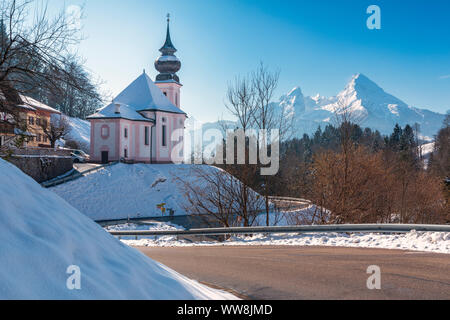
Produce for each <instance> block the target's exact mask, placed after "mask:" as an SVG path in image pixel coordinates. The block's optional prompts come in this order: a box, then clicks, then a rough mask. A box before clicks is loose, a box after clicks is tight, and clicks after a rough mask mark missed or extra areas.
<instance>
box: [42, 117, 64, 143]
mask: <svg viewBox="0 0 450 320" xmlns="http://www.w3.org/2000/svg"><path fill="white" fill-rule="evenodd" d="M50 119H51V120H50V123H46V121H41V124H40V126H41V128H42V131H44V134H45V135H46V136H47V138H48V140H49V141H50V146H51V147H52V148H54V147H55V144H56V141H58V140H59V139H62V138H64V137H65V135H67V134H68V133H69V131H70V124H69V122H68V121H67V118H66V117H65V116H63V115H55V116H52V117H51V118H50Z"/></svg>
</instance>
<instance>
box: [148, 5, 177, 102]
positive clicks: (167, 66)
mask: <svg viewBox="0 0 450 320" xmlns="http://www.w3.org/2000/svg"><path fill="white" fill-rule="evenodd" d="M169 23H170V15H169V14H168V15H167V34H166V42H165V43H164V45H163V46H162V48H161V49H159V51H160V52H161V56H160V57H159V58H158V59H156V61H155V68H156V70H157V71H158V72H159V74H158V75H157V76H156V81H155V84H156V85H157V86H158V87H159V88H160V89H161V91H162V92H163V93H164V95H166V96H167V98H168V99H169V100H170V101H171V102H172V103H173V104H174V105H175V106H176V107H178V108H180V88H181V87H182V85H181V83H180V78H178V75H177V72H178V71H179V70H180V69H181V62H180V60H179V59H178V58H177V57H176V56H175V52H177V49H175V46H174V45H173V43H172V40H171V39H170V29H169Z"/></svg>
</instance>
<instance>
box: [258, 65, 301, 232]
mask: <svg viewBox="0 0 450 320" xmlns="http://www.w3.org/2000/svg"><path fill="white" fill-rule="evenodd" d="M279 77H280V72H279V71H275V72H271V71H270V70H268V69H267V68H266V67H265V66H264V64H263V63H261V64H260V65H259V67H258V68H257V69H256V71H254V72H253V73H252V87H253V90H254V92H255V96H256V101H255V103H256V108H255V109H256V110H255V112H254V113H253V114H254V116H253V117H254V123H255V127H256V128H257V129H259V132H258V143H259V149H265V148H266V145H265V142H266V141H268V133H269V132H270V131H271V130H277V131H278V139H279V141H278V143H279V142H280V141H282V140H283V139H285V138H287V136H288V134H289V133H292V128H293V117H292V115H291V116H290V115H287V114H286V113H285V110H282V109H280V108H279V106H277V105H276V104H274V103H272V100H273V96H274V93H275V90H276V88H277V86H278V80H279ZM272 138H273V137H272ZM265 151H269V150H267V149H265ZM271 151H272V150H270V152H271ZM260 168H261V164H260ZM262 179H263V181H262V185H261V187H262V188H261V190H262V194H263V196H264V199H265V209H266V224H267V225H269V224H270V217H269V215H270V201H269V196H270V186H271V182H272V179H271V177H270V176H267V175H265V176H263V178H262Z"/></svg>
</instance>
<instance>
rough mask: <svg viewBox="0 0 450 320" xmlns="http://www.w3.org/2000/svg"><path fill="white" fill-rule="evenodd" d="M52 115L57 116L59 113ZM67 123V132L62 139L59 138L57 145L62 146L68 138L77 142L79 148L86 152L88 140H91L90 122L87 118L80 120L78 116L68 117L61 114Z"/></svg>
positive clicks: (87, 151)
mask: <svg viewBox="0 0 450 320" xmlns="http://www.w3.org/2000/svg"><path fill="white" fill-rule="evenodd" d="M53 117H59V115H54V116H53ZM63 117H65V119H66V120H67V122H68V124H69V132H68V134H66V136H65V137H64V139H60V140H59V141H58V142H57V145H58V146H60V147H64V145H65V142H66V141H68V140H73V141H75V142H77V143H78V145H79V146H80V149H81V150H83V151H84V152H86V153H89V147H90V143H91V142H90V141H91V124H90V123H89V121H87V120H82V119H78V118H73V117H69V116H66V115H63Z"/></svg>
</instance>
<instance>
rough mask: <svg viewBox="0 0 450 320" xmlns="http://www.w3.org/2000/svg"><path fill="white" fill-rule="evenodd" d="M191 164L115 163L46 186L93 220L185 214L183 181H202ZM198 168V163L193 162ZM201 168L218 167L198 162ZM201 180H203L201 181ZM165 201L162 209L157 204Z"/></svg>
mask: <svg viewBox="0 0 450 320" xmlns="http://www.w3.org/2000/svg"><path fill="white" fill-rule="evenodd" d="M193 168H194V165H175V164H158V165H148V164H134V165H128V164H122V163H120V164H117V165H113V166H110V167H107V168H104V169H101V170H99V171H96V172H95V173H92V174H90V175H87V176H85V177H83V178H80V179H77V180H74V181H71V182H68V183H65V184H61V185H58V186H55V187H53V188H51V189H50V190H51V191H53V192H55V193H57V194H58V195H59V196H61V198H63V199H64V200H66V201H67V202H68V203H70V204H71V205H72V206H74V207H75V208H76V209H78V210H79V211H80V212H82V213H84V214H85V215H87V216H88V217H90V218H92V219H94V220H116V219H127V218H139V217H159V216H164V215H168V214H169V211H170V209H171V210H173V213H174V215H185V214H186V212H185V211H184V204H185V201H186V200H185V198H184V193H185V190H184V189H183V183H182V182H181V181H185V182H188V183H195V184H199V183H202V181H200V179H199V178H198V175H196V174H195V173H194V172H193ZM197 168H198V166H197ZM200 169H201V170H219V169H217V168H215V167H210V166H200ZM203 183H204V182H203ZM161 204H165V205H164V207H165V209H166V211H165V212H162V211H161V209H160V208H158V205H161Z"/></svg>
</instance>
